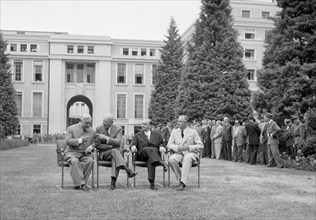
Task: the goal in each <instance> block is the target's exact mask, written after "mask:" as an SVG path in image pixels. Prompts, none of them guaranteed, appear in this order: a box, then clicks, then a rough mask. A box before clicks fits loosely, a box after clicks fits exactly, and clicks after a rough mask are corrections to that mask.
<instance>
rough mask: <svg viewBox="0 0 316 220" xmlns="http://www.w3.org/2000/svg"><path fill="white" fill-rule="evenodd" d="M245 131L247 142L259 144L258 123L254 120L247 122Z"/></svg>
mask: <svg viewBox="0 0 316 220" xmlns="http://www.w3.org/2000/svg"><path fill="white" fill-rule="evenodd" d="M245 127H246V131H247V135H248V144H250V145H259V144H260V139H259V137H260V133H261V131H260V129H259V127H258V123H256V122H248V123H247V124H246V125H245Z"/></svg>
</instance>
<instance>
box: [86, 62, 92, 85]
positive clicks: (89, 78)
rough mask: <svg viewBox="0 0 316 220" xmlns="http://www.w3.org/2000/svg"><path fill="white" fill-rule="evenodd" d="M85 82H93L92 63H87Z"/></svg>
mask: <svg viewBox="0 0 316 220" xmlns="http://www.w3.org/2000/svg"><path fill="white" fill-rule="evenodd" d="M87 83H94V64H88V65H87Z"/></svg>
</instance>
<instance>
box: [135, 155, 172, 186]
mask: <svg viewBox="0 0 316 220" xmlns="http://www.w3.org/2000/svg"><path fill="white" fill-rule="evenodd" d="M164 158H165V157H164V154H162V153H161V159H162V161H165V159H164ZM135 159H136V152H133V153H132V165H133V171H134V172H136V167H145V168H147V162H146V161H140V160H135ZM159 166H162V165H159ZM162 178H163V179H162V181H163V185H161V184H156V185H160V186H161V187H165V185H166V184H165V171H164V167H163V166H162ZM135 187H136V176H135V177H134V188H135Z"/></svg>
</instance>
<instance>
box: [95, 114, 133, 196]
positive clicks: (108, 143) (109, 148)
mask: <svg viewBox="0 0 316 220" xmlns="http://www.w3.org/2000/svg"><path fill="white" fill-rule="evenodd" d="M113 122H114V116H113V115H112V114H107V115H105V117H104V119H103V125H101V126H99V127H97V128H96V136H97V137H98V138H99V139H100V141H101V144H99V145H98V146H97V148H98V149H99V150H100V158H99V159H100V160H110V161H111V164H112V174H111V190H114V189H115V188H116V185H115V183H116V180H117V177H118V175H119V171H120V169H124V170H125V171H126V173H127V175H128V177H129V178H131V177H134V176H135V175H136V174H137V173H134V172H133V171H132V170H131V169H129V168H128V167H127V166H126V162H125V160H124V158H123V156H122V152H123V150H124V142H123V139H122V128H121V127H119V126H116V125H113Z"/></svg>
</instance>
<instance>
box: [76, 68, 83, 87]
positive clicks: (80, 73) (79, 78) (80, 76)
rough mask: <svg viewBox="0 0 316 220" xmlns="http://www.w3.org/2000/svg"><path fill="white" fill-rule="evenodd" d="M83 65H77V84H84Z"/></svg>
mask: <svg viewBox="0 0 316 220" xmlns="http://www.w3.org/2000/svg"><path fill="white" fill-rule="evenodd" d="M83 73H84V72H83V64H77V83H83Z"/></svg>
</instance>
